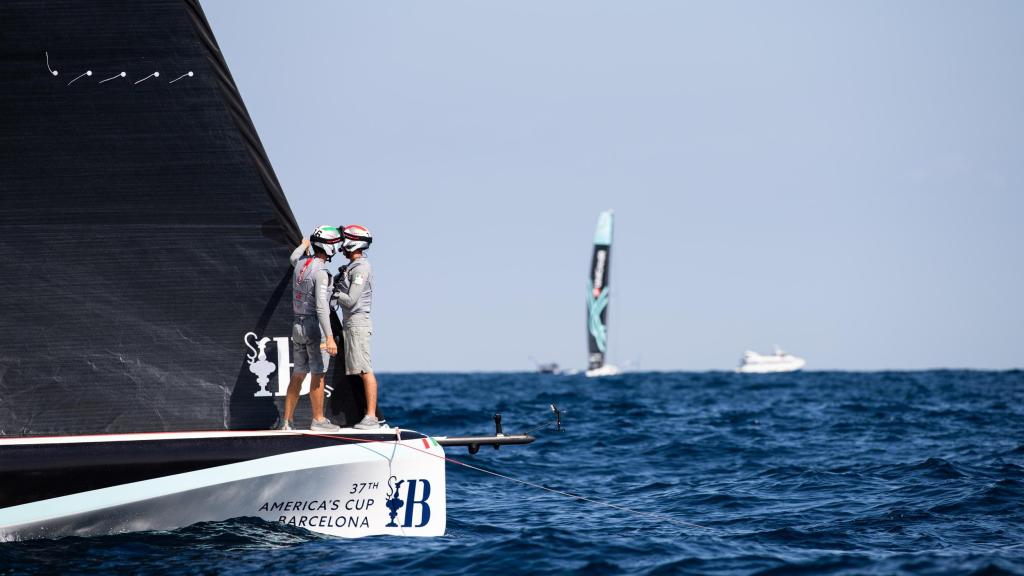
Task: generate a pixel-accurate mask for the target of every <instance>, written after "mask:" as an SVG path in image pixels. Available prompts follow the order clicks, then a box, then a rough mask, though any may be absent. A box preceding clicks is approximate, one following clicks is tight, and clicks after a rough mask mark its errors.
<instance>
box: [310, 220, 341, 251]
mask: <svg viewBox="0 0 1024 576" xmlns="http://www.w3.org/2000/svg"><path fill="white" fill-rule="evenodd" d="M309 243H310V245H312V246H315V247H317V248H320V249H321V250H323V251H324V253H325V254H327V259H328V260H330V259H331V257H332V256H334V255H335V254H337V253H338V244H340V243H341V231H340V230H338V229H337V228H336V227H334V226H326V225H325V226H317V227H316V230H313V234H312V235H310V237H309Z"/></svg>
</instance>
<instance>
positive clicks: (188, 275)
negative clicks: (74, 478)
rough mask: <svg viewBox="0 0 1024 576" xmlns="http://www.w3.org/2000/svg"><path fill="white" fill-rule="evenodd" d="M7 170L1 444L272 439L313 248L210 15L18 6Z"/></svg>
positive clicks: (12, 1) (12, 15)
mask: <svg viewBox="0 0 1024 576" xmlns="http://www.w3.org/2000/svg"><path fill="white" fill-rule="evenodd" d="M51 70H53V71H56V72H57V74H56V75H54V74H53V73H52V72H51ZM122 73H123V74H122ZM156 73H159V75H157V74H156ZM0 151H2V153H0V163H2V166H0V198H2V200H0V284H2V288H0V435H3V436H17V435H38V434H47V435H64V434H86V433H106V432H141V431H179V430H192V429H256V428H265V427H268V426H270V425H271V424H272V423H273V422H274V420H275V419H276V418H277V415H278V403H279V402H280V396H279V395H278V394H279V392H280V391H281V390H280V389H279V385H280V375H281V373H282V371H283V372H284V373H285V374H287V366H283V364H285V363H286V362H284V360H285V358H282V357H279V351H282V350H286V349H287V336H288V334H289V326H290V320H291V303H290V290H289V281H290V266H289V265H288V260H287V259H288V254H289V252H290V250H291V248H292V247H293V246H294V245H295V244H296V243H297V242H298V241H299V240H300V237H301V235H300V231H299V229H298V227H297V225H296V221H295V218H294V216H293V215H292V212H291V209H290V207H289V205H288V201H287V199H286V198H285V196H284V194H283V192H282V190H281V186H280V184H279V183H278V181H277V178H276V176H275V175H274V171H273V169H272V168H271V166H270V162H269V160H268V158H267V155H266V153H265V151H264V149H263V147H262V145H261V144H260V140H259V138H258V136H257V135H256V130H255V128H254V127H253V124H252V121H251V120H250V118H249V115H248V113H247V112H246V110H245V106H244V105H243V103H242V99H241V97H240V95H239V93H238V89H237V88H236V86H235V84H234V82H233V80H232V78H231V74H230V72H229V71H228V69H227V66H226V64H225V62H224V59H223V56H222V55H221V53H220V50H219V48H218V46H217V43H216V41H215V39H214V37H213V33H212V32H211V30H210V26H209V24H208V23H207V21H206V19H205V17H204V15H203V13H202V10H201V9H200V7H199V5H198V4H197V3H196V2H194V1H189V0H147V1H146V2H137V1H134V0H132V1H126V0H124V1H117V0H114V1H103V2H94V1H85V0H82V1H51V2H38V1H31V2H26V1H19V0H5V1H4V2H2V3H0ZM247 335H248V336H247ZM271 365H273V370H274V371H273V372H271V373H268V370H270V369H271ZM260 374H264V376H263V378H264V380H265V381H267V383H266V384H265V385H261V384H260V383H259V378H260ZM261 392H262V393H261ZM307 406H308V402H307V401H306V400H303V401H302V402H300V407H301V409H302V410H304V411H305V414H307V416H305V417H306V418H308V409H307V408H306V407H307ZM302 417H303V415H302V414H300V415H299V418H300V419H301V418H302Z"/></svg>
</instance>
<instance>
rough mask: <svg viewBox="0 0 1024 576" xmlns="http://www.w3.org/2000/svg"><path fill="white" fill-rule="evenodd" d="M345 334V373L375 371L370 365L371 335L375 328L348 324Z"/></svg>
mask: <svg viewBox="0 0 1024 576" xmlns="http://www.w3.org/2000/svg"><path fill="white" fill-rule="evenodd" d="M344 334H345V374H362V373H364V372H373V368H372V367H371V366H370V336H371V335H372V334H373V328H370V327H369V326H346V327H345V328H344Z"/></svg>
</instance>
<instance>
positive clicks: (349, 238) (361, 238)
mask: <svg viewBox="0 0 1024 576" xmlns="http://www.w3.org/2000/svg"><path fill="white" fill-rule="evenodd" d="M344 232H345V242H344V243H343V244H342V245H341V249H342V250H344V251H345V253H346V254H351V253H353V252H356V251H359V250H366V249H367V248H369V247H370V243H371V242H373V236H372V235H371V234H370V231H369V230H367V229H366V227H365V226H360V225H358V224H349V225H348V226H345V228H344Z"/></svg>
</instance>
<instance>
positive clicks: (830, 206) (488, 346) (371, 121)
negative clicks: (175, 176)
mask: <svg viewBox="0 0 1024 576" xmlns="http://www.w3.org/2000/svg"><path fill="white" fill-rule="evenodd" d="M203 6H204V9H205V10H206V13H207V16H208V17H209V19H210V21H211V24H212V26H213V29H214V32H215V33H216V35H217V39H218V41H219V43H220V45H221V47H222V49H223V50H224V53H225V57H226V59H227V62H228V65H229V66H230V67H231V70H232V73H233V74H234V76H235V79H236V81H237V83H238V85H239V88H240V90H241V92H242V96H243V98H244V99H245V102H246V105H247V106H248V108H249V111H250V113H251V114H252V117H253V120H254V121H255V123H256V127H257V129H258V130H259V134H260V137H261V139H262V140H263V143H264V145H265V146H266V148H267V151H268V153H269V155H270V159H271V161H272V163H273V165H274V168H275V169H276V171H277V174H278V176H279V178H280V179H281V183H282V185H283V186H284V190H285V193H286V194H287V195H288V198H289V200H290V202H291V205H292V208H293V210H294V211H295V213H296V216H297V217H298V220H299V224H300V225H301V226H302V227H303V228H304V229H306V230H311V229H312V228H313V227H314V226H316V225H317V224H321V223H331V224H333V223H338V222H344V223H360V224H364V225H366V226H367V227H369V228H370V229H371V230H372V231H373V233H374V234H375V238H376V240H375V243H374V246H373V249H372V250H371V251H370V252H369V255H370V256H371V259H372V262H373V263H374V267H375V274H376V284H375V287H374V290H375V302H374V315H375V327H376V329H375V334H374V361H375V367H376V368H377V369H378V370H379V371H410V370H454V371H469V370H525V369H530V368H531V367H532V366H531V364H530V362H529V357H531V356H532V357H534V358H536V359H538V360H542V361H557V362H559V363H561V364H562V365H563V366H566V367H583V366H584V364H585V361H586V350H585V345H586V342H585V325H584V311H585V309H584V299H585V292H586V275H587V266H588V264H589V258H590V250H591V246H590V241H591V238H592V235H593V228H594V225H595V224H596V219H597V215H598V212H599V211H600V210H603V209H606V208H614V209H615V210H616V216H617V222H616V244H615V246H614V248H613V253H612V286H613V288H612V302H611V307H610V318H609V333H610V358H611V360H612V361H613V362H615V363H619V364H625V363H629V362H638V363H639V366H640V367H641V368H643V369H657V370H675V369H680V370H705V369H731V368H732V367H733V366H734V365H735V364H736V361H737V359H738V357H739V356H740V354H741V353H742V352H743V351H744V350H745V349H748V348H751V349H757V350H761V351H768V350H769V349H770V348H771V346H772V345H773V344H775V343H778V344H780V345H782V346H783V347H785V348H786V349H788V350H790V351H792V352H794V353H797V354H799V355H801V356H804V357H806V358H807V360H808V369H852V370H857V369H883V368H897V369H904V368H907V369H909V368H928V367H976V368H1008V367H1019V366H1022V365H1024V360H1022V358H1024V305H1022V303H1021V298H1022V295H1024V273H1022V266H1021V264H1022V248H1024V233H1022V228H1024V227H1022V225H1021V222H1020V221H1021V217H1022V215H1024V200H1022V184H1024V161H1022V160H1024V82H1022V75H1021V61H1022V57H1024V34H1022V33H1021V23H1022V22H1024V3H1020V2H991V1H980V2H934V1H926V2H925V1H921V2H909V1H901V2H888V1H873V2H868V1H863V2H861V1H858V2H853V1H850V2H829V1H817V0H815V1H806V2H781V1H773V2H754V1H750V2H718V1H715V2H712V1H707V2H700V3H697V2H682V1H644V0H630V1H626V0H622V1H617V2H607V1H594V0H581V1H566V0H535V1H504V2H498V1H495V2H473V1H461V2H454V1H450V2H412V1H408V2H402V1H393V2H378V1H369V0H366V1H363V2H327V1H321V2H287V3H286V2H268V1H245V2H242V1H239V0H233V1H227V0H216V1H215V0H205V1H204V2H203Z"/></svg>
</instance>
